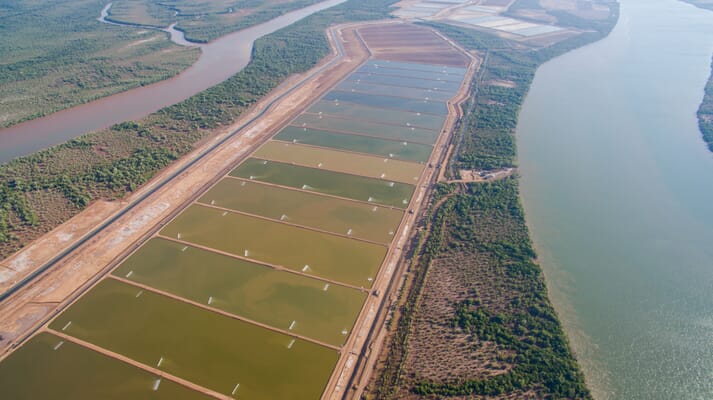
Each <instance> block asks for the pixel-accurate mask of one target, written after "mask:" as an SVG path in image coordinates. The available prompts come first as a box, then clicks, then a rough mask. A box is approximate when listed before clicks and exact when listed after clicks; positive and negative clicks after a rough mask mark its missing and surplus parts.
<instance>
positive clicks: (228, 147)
mask: <svg viewBox="0 0 713 400" xmlns="http://www.w3.org/2000/svg"><path fill="white" fill-rule="evenodd" d="M328 36H329V38H330V43H331V45H332V50H333V52H332V55H331V56H330V57H329V58H328V59H326V60H324V61H323V62H322V63H321V64H320V65H319V66H317V67H315V68H314V69H312V70H311V71H309V72H307V73H305V74H304V75H301V76H295V77H292V78H291V79H289V80H288V81H287V82H286V83H284V84H283V85H281V86H280V87H279V88H278V89H276V90H275V91H273V92H272V93H271V94H270V95H269V96H267V98H265V99H263V100H262V101H261V102H260V103H259V104H258V105H257V106H256V107H255V108H254V109H252V110H251V111H250V112H249V113H248V114H247V115H245V116H244V117H242V118H241V119H240V120H238V121H237V122H236V123H235V124H234V125H233V126H232V127H230V128H229V129H226V130H224V131H222V132H218V133H216V135H215V136H214V137H213V138H212V139H211V140H210V141H208V142H207V143H205V144H203V145H202V146H201V147H200V148H198V149H196V150H195V151H194V152H192V153H191V154H189V155H188V156H186V157H184V158H182V159H181V160H179V161H178V162H177V163H176V164H174V165H172V166H170V167H169V168H167V169H166V170H165V171H163V172H162V173H161V174H160V175H159V176H157V177H155V178H154V179H153V180H152V181H151V182H150V183H148V184H147V185H145V186H144V187H142V188H141V189H140V190H139V191H138V192H137V193H135V194H133V195H132V196H131V197H130V198H128V199H126V200H125V201H123V202H116V203H98V205H96V206H93V207H91V208H90V209H88V210H87V211H85V212H83V213H82V214H80V215H78V216H77V217H75V219H73V220H70V221H69V222H67V223H66V224H64V225H62V226H60V227H58V228H57V229H55V230H54V231H52V232H50V233H49V234H47V235H46V236H45V237H43V238H40V239H39V240H38V241H37V242H36V243H34V244H33V245H32V246H30V247H29V248H28V249H26V250H25V251H23V252H20V253H18V254H16V255H15V256H13V257H12V258H11V259H9V260H8V262H9V263H14V264H12V265H17V264H19V263H24V265H25V266H26V267H27V266H36V265H43V264H45V263H46V262H48V261H50V260H52V258H53V257H55V254H57V253H60V252H62V251H63V250H64V249H65V248H67V247H68V246H72V240H73V239H74V238H80V237H83V236H84V235H87V234H89V233H91V232H92V229H94V226H95V225H96V224H103V223H105V222H107V221H109V222H110V224H109V225H108V226H106V227H105V228H104V229H102V230H101V231H100V232H98V233H96V234H92V235H91V239H90V240H89V241H87V242H86V243H83V244H81V246H79V247H78V248H76V249H74V250H72V251H71V252H70V253H69V254H68V255H66V256H65V257H63V258H62V259H61V260H59V261H58V262H57V263H56V264H55V265H53V266H52V267H51V268H49V269H48V270H46V271H45V272H43V273H42V274H40V275H38V276H37V278H36V279H34V280H32V281H31V283H29V284H27V285H25V286H24V287H22V288H21V289H19V290H17V291H16V292H15V293H13V294H12V295H11V296H10V297H8V298H7V299H6V300H5V301H4V302H3V303H2V304H0V335H2V336H3V339H2V340H0V359H2V358H4V357H5V356H7V354H9V353H10V352H11V351H12V349H14V348H15V347H16V346H17V345H19V344H20V343H22V342H23V341H25V340H26V339H27V338H29V337H31V336H32V335H33V334H35V333H36V332H39V331H41V330H42V329H44V327H45V326H46V323H47V321H49V320H50V319H51V318H53V317H54V316H55V315H57V314H58V313H59V312H61V311H62V310H64V309H65V308H66V307H67V306H69V305H70V304H72V303H73V302H74V301H75V300H76V299H77V298H78V297H79V296H80V295H81V294H83V293H84V292H85V291H86V290H87V289H89V288H90V287H92V286H93V285H94V284H96V283H97V282H98V281H99V280H100V279H102V277H104V276H105V275H106V274H107V273H108V272H109V271H111V270H112V269H113V268H114V267H115V266H116V265H117V264H118V263H119V262H121V261H122V260H123V259H124V258H125V257H126V256H127V255H128V254H130V253H132V252H133V251H134V250H135V249H136V248H138V247H139V246H140V245H141V243H143V242H144V241H145V240H146V239H147V238H149V237H151V236H153V235H154V234H155V233H156V232H157V231H158V230H159V229H161V228H162V227H163V226H164V225H165V224H166V223H167V222H168V221H170V220H171V219H172V218H173V217H174V216H176V215H177V214H178V213H179V212H180V211H181V210H183V209H184V208H185V207H186V206H187V205H188V204H191V203H192V202H193V201H194V200H195V199H196V198H197V197H198V196H200V195H201V194H202V193H203V192H204V191H205V190H206V189H207V188H209V187H211V186H212V185H213V184H214V183H215V182H216V181H217V180H218V179H220V178H222V177H223V176H224V175H225V174H227V173H228V172H229V171H230V170H231V169H233V168H234V167H235V166H236V165H237V164H238V163H240V162H241V161H242V160H244V159H245V158H247V157H248V156H250V155H251V154H252V153H253V152H254V150H255V149H257V147H258V146H260V145H261V144H262V143H264V142H266V141H267V140H269V139H270V138H272V136H273V135H274V134H275V133H276V132H277V131H279V130H280V129H282V127H283V126H284V125H286V124H287V123H288V122H289V121H291V120H292V119H293V118H294V117H296V116H297V115H298V114H299V113H301V112H302V111H303V110H304V109H306V108H307V107H308V106H309V105H310V104H312V103H313V102H314V101H316V100H317V99H319V98H320V97H321V96H322V95H323V94H325V93H326V92H327V91H328V90H330V89H331V88H332V87H334V86H335V85H336V84H338V83H339V82H341V81H342V80H343V79H344V78H345V77H346V76H347V75H348V74H349V73H351V72H352V71H353V70H355V69H356V68H357V67H358V66H359V65H361V64H362V63H363V62H364V61H366V60H367V59H368V58H369V56H370V55H373V56H375V57H378V58H379V59H386V60H393V61H409V62H421V63H431V64H433V63H435V64H442V65H451V66H458V67H465V68H468V73H467V74H466V78H465V81H464V84H463V85H462V86H461V88H460V90H459V92H458V93H457V94H456V96H455V97H454V98H453V99H451V100H450V101H449V102H448V109H449V114H448V118H447V120H446V123H445V125H444V127H443V130H442V132H441V135H440V137H439V139H438V142H437V143H436V144H435V146H434V152H433V154H432V155H431V158H430V159H429V164H428V165H429V168H427V169H426V171H425V172H424V173H423V174H422V176H421V178H420V180H419V181H418V184H417V189H416V192H415V193H414V196H413V197H412V199H411V203H410V204H409V207H408V209H409V210H410V212H409V213H407V214H406V217H405V218H404V220H402V222H401V224H400V226H399V229H398V231H397V232H396V234H395V238H396V239H395V240H394V241H393V243H392V244H391V246H390V248H389V250H388V253H387V256H386V259H385V261H384V263H383V264H382V266H381V269H380V271H379V274H378V275H377V276H376V279H375V282H374V286H373V288H372V290H371V293H372V295H370V296H368V298H367V300H366V302H365V304H364V306H363V308H362V311H361V313H360V315H359V318H358V320H357V322H356V324H355V326H354V328H353V329H352V332H353V333H352V335H351V336H350V337H349V339H348V340H347V342H346V344H345V345H344V346H343V347H342V349H341V352H340V358H339V361H338V363H337V366H336V368H335V370H334V371H333V374H332V376H331V378H330V380H329V382H328V384H327V387H326V390H325V391H324V393H323V395H322V399H343V398H358V397H359V396H360V393H361V388H362V387H363V385H364V383H365V382H368V377H369V374H370V371H371V370H372V369H373V363H374V362H375V360H376V359H377V357H378V355H379V351H380V347H381V343H382V341H383V337H384V336H383V335H384V332H385V330H384V329H383V328H384V321H385V316H386V313H385V310H387V309H388V307H389V306H390V305H391V304H393V302H394V301H395V298H396V293H397V291H398V288H399V286H400V284H401V282H402V281H403V276H404V270H405V268H404V266H405V263H404V262H403V252H404V250H405V246H406V245H407V244H408V243H409V242H410V241H411V238H412V237H413V234H414V232H413V231H414V229H413V227H414V225H415V223H416V219H417V217H418V215H419V214H420V213H421V210H422V208H423V206H424V204H425V203H426V199H428V196H429V194H430V189H431V187H432V184H433V183H434V182H435V180H436V177H437V176H438V168H436V167H435V166H440V165H442V164H443V160H444V158H445V156H446V151H445V149H446V148H447V144H448V143H449V142H450V140H451V133H452V132H453V130H454V126H455V124H456V122H457V121H458V120H459V118H460V117H461V116H462V109H461V107H460V104H461V103H462V102H463V101H464V100H465V99H466V98H467V95H468V91H469V86H470V85H469V83H470V80H471V79H472V76H473V75H474V71H475V70H476V69H477V68H478V67H479V65H480V64H479V60H478V59H477V58H475V57H474V56H472V55H471V54H469V53H468V52H466V51H465V50H463V49H462V48H460V47H458V46H457V45H456V44H455V43H453V42H452V41H450V40H449V39H447V38H445V37H443V36H442V35H440V34H439V33H437V32H436V31H433V30H431V29H429V28H423V27H416V26H413V25H410V24H404V23H401V22H397V21H396V22H394V21H392V22H374V23H362V24H353V25H343V26H339V27H334V28H330V31H329V35H328ZM409 38H410V40H409ZM434 54H437V55H438V57H437V58H434ZM265 109H267V110H268V111H267V112H265V111H264V110H265ZM174 175H175V176H174ZM167 179H169V181H168V183H165V184H164V182H165V181H166V180H167ZM127 209H128V212H127V211H126V210H127ZM117 215H120V216H119V217H118V218H116V216H117ZM92 223H93V224H92ZM18 269H19V268H18ZM28 271H32V268H29V267H28V268H26V269H25V272H24V273H23V274H24V275H29V274H31V272H28ZM18 279H19V276H18ZM97 351H99V350H97ZM108 355H109V356H112V357H115V358H118V357H116V355H114V354H108ZM124 361H125V362H128V363H131V364H135V363H134V362H132V360H128V359H127V360H124ZM136 366H138V367H139V368H144V369H145V366H142V365H136ZM174 380H175V379H174ZM178 383H181V382H178ZM181 384H182V383H181ZM206 394H209V395H211V396H213V397H218V398H221V396H219V395H217V394H215V393H206Z"/></svg>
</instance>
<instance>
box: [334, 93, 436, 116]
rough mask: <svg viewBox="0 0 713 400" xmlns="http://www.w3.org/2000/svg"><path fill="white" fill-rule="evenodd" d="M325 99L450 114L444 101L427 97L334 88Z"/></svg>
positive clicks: (402, 109)
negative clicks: (407, 97)
mask: <svg viewBox="0 0 713 400" xmlns="http://www.w3.org/2000/svg"><path fill="white" fill-rule="evenodd" d="M323 99H324V100H332V101H338V102H349V103H354V104H362V105H366V106H371V107H383V108H388V109H394V110H401V111H411V112H420V113H429V114H436V115H446V114H448V107H446V104H445V103H444V102H442V101H433V100H425V99H406V98H401V97H392V96H376V95H369V94H364V93H355V92H340V91H337V90H332V91H331V92H329V93H327V94H326V95H325V96H324V97H323Z"/></svg>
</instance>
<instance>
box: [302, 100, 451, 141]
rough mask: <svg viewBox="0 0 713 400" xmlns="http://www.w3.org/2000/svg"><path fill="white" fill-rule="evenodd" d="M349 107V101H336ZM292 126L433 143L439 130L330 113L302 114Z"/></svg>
mask: <svg viewBox="0 0 713 400" xmlns="http://www.w3.org/2000/svg"><path fill="white" fill-rule="evenodd" d="M336 104H339V105H341V106H344V107H347V108H350V107H351V106H352V105H351V104H349V103H344V102H339V103H336ZM292 125H293V126H297V127H300V128H314V129H321V130H325V131H335V132H342V133H355V134H362V135H367V136H375V137H379V138H383V139H391V140H399V141H404V142H415V143H423V144H434V143H436V140H438V135H439V134H440V131H438V130H433V129H423V128H419V127H417V126H409V125H407V124H403V125H394V124H389V123H382V122H372V121H369V120H362V119H358V118H354V119H352V118H350V119H345V118H339V117H334V116H331V115H315V114H302V115H300V116H299V117H297V118H296V119H295V120H294V121H292Z"/></svg>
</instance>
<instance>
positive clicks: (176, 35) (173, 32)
mask: <svg viewBox="0 0 713 400" xmlns="http://www.w3.org/2000/svg"><path fill="white" fill-rule="evenodd" d="M112 4H113V3H107V5H105V6H104V8H102V10H101V14H100V15H99V18H97V21H99V22H103V23H105V24H109V25H118V26H128V27H131V28H135V27H137V25H133V24H122V23H119V22H114V21H111V20H108V19H106V18H107V17H108V16H109V10H110V9H111V6H112ZM176 24H177V23H176V22H174V23H172V24H171V25H169V26H167V27H166V28H158V27H155V26H147V25H140V26H138V27H141V28H146V29H153V30H158V31H162V32H166V33H168V34H169V38H170V40H171V41H172V42H173V43H175V44H177V45H179V46H196V47H200V46H201V44H200V43H194V42H191V41H189V40H186V37H185V35H184V34H183V32H182V31H179V30H178V29H176Z"/></svg>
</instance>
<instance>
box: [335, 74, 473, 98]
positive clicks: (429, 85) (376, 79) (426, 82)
mask: <svg viewBox="0 0 713 400" xmlns="http://www.w3.org/2000/svg"><path fill="white" fill-rule="evenodd" d="M346 80H347V81H361V82H368V83H379V84H382V85H392V86H403V87H410V88H421V89H433V90H438V91H444V92H451V93H455V92H456V91H458V88H459V87H460V81H458V82H453V81H443V80H441V81H439V80H436V79H423V78H402V77H399V76H394V75H382V74H376V73H371V72H369V73H359V72H356V73H353V74H351V75H349V77H347V79H346ZM395 89H398V88H395Z"/></svg>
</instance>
